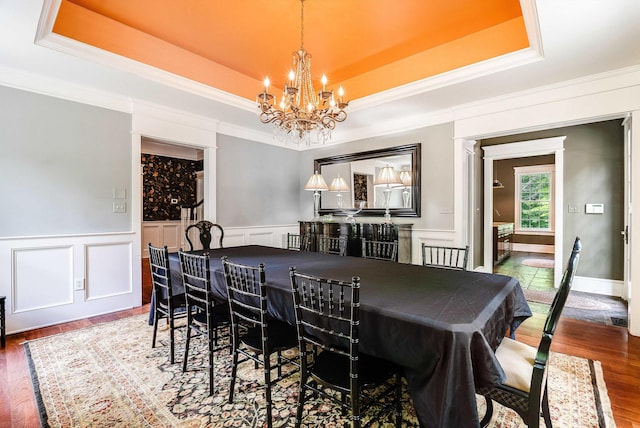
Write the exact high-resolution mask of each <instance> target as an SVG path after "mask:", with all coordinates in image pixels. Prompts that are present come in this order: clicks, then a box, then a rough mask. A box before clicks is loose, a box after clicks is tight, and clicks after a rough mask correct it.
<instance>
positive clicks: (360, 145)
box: [299, 123, 454, 230]
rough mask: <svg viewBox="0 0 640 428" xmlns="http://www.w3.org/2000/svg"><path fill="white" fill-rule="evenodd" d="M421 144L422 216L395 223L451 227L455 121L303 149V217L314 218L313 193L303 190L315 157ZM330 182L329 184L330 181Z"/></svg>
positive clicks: (301, 186) (301, 183)
mask: <svg viewBox="0 0 640 428" xmlns="http://www.w3.org/2000/svg"><path fill="white" fill-rule="evenodd" d="M414 143H422V165H421V168H422V169H421V180H422V183H421V186H422V188H421V194H420V198H421V204H422V207H421V214H420V215H421V216H420V217H418V218H416V217H394V218H393V222H394V223H411V224H413V228H414V229H438V230H452V229H453V227H454V222H453V201H454V195H453V169H454V168H453V167H454V165H453V149H454V145H453V123H446V124H442V125H435V126H430V127H426V128H420V129H416V130H413V131H409V132H404V133H400V134H393V135H385V136H381V137H374V138H367V139H364V140H358V141H353V142H350V143H347V144H340V145H338V146H324V147H320V148H318V149H313V150H307V151H304V152H302V158H301V162H300V165H301V166H300V178H299V186H300V187H299V188H300V204H301V205H300V213H301V218H300V220H309V219H311V218H313V198H312V196H311V193H312V192H308V191H304V190H302V189H303V188H304V185H305V184H306V182H307V180H308V179H309V177H310V176H311V174H313V160H314V159H320V158H324V157H328V156H335V155H342V154H349V153H358V152H364V151H369V150H376V149H382V148H388V147H395V146H401V145H404V144H414ZM327 184H329V183H327ZM357 217H358V221H367V219H368V220H370V221H378V222H379V221H382V217H364V216H360V215H358V216H357Z"/></svg>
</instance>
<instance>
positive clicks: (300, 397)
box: [295, 373, 307, 428]
mask: <svg viewBox="0 0 640 428" xmlns="http://www.w3.org/2000/svg"><path fill="white" fill-rule="evenodd" d="M306 383H307V376H306V375H304V374H302V373H301V374H300V391H299V392H298V406H297V408H296V425H295V428H300V425H302V410H303V407H304V397H305V393H306V391H307V388H305V385H306Z"/></svg>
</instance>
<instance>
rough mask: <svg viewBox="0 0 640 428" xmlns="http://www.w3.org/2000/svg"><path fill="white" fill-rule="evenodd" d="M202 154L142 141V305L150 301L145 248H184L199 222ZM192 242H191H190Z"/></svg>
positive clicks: (197, 151)
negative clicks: (191, 226)
mask: <svg viewBox="0 0 640 428" xmlns="http://www.w3.org/2000/svg"><path fill="white" fill-rule="evenodd" d="M203 158H204V151H203V150H202V149H199V148H193V147H187V146H183V145H178V144H172V143H167V142H163V141H160V140H157V139H151V138H147V137H142V140H141V156H140V162H141V180H140V195H141V199H140V200H141V202H140V205H141V208H142V221H141V232H142V233H141V249H142V254H141V269H142V303H143V304H145V303H149V302H150V301H151V289H152V285H151V279H150V277H149V263H148V249H147V244H148V243H151V244H152V245H154V246H160V247H161V246H167V248H168V249H169V251H170V252H176V251H178V250H179V249H183V248H187V245H186V239H185V230H186V228H187V225H188V224H190V222H191V221H192V219H195V218H196V216H197V219H201V217H202V216H203V206H204V201H203V199H204V189H203V187H204V181H205V175H204V174H205V173H204V168H203ZM192 242H195V240H193V239H192Z"/></svg>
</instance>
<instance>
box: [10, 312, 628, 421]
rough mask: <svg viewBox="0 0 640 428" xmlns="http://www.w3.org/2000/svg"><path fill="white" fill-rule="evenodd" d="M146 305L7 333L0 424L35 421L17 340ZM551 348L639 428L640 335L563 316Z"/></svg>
mask: <svg viewBox="0 0 640 428" xmlns="http://www.w3.org/2000/svg"><path fill="white" fill-rule="evenodd" d="M148 309H149V305H144V306H142V307H140V308H134V309H131V310H127V311H121V312H116V313H112V314H107V315H100V316H97V317H92V318H87V319H83V320H79V321H74V322H70V323H65V324H59V325H55V326H52V327H47V328H41V329H37V330H32V331H28V332H24V333H19V334H14V335H10V336H9V337H8V338H7V339H8V340H7V347H6V348H5V349H0V427H2V428H4V427H29V428H30V427H34V426H39V419H38V413H37V409H36V404H35V401H34V394H33V388H32V386H31V379H30V377H29V369H28V367H27V360H26V357H25V354H24V349H23V347H22V345H21V344H22V342H24V341H25V340H31V339H36V338H39V337H43V336H48V335H52V334H57V333H62V332H66V331H71V330H75V329H78V328H83V327H87V326H90V325H93V324H97V323H101V322H106V321H113V320H116V319H120V318H124V317H127V316H131V315H136V314H142V313H146V312H148ZM543 323H544V316H542V315H535V316H534V317H533V318H530V319H529V320H527V321H526V322H525V323H524V324H523V325H522V326H521V327H520V328H519V329H518V331H517V335H518V340H520V341H522V342H525V343H528V344H530V345H536V344H537V343H538V341H539V340H540V332H541V330H542V324H543ZM552 350H553V351H556V352H562V353H565V354H571V355H577V356H580V357H584V358H591V359H594V360H599V361H601V362H602V368H603V371H604V379H605V382H606V384H607V388H608V391H609V397H610V398H611V405H612V408H613V415H614V417H615V420H616V424H617V426H618V427H620V428H629V427H632V428H640V406H638V402H639V400H640V337H633V336H629V335H628V333H627V330H626V329H625V328H623V327H615V326H606V325H601V324H594V323H589V322H585V321H580V320H574V319H570V318H562V319H561V321H560V324H559V326H558V330H557V331H556V335H555V337H554V339H553V344H552Z"/></svg>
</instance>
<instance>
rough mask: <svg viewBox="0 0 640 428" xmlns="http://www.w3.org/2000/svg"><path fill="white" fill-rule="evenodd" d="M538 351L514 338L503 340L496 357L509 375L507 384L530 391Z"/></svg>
mask: <svg viewBox="0 0 640 428" xmlns="http://www.w3.org/2000/svg"><path fill="white" fill-rule="evenodd" d="M537 351H538V350H537V349H536V348H534V347H532V346H529V345H526V344H524V343H521V342H518V341H515V340H513V339H509V338H504V339H503V340H502V343H500V346H498V349H497V350H496V357H497V358H498V361H499V362H500V365H501V366H502V369H503V370H504V372H505V374H506V376H507V379H506V380H505V382H504V384H505V385H507V386H510V387H512V388H515V389H519V390H520V391H525V392H529V390H530V388H531V377H532V376H533V363H534V361H535V358H536V353H537Z"/></svg>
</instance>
